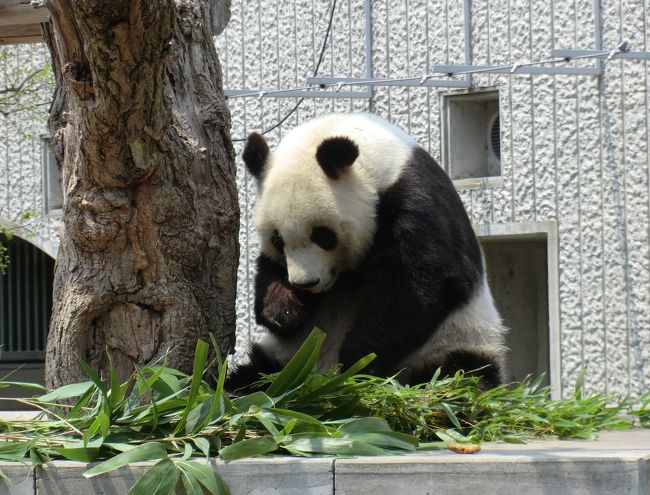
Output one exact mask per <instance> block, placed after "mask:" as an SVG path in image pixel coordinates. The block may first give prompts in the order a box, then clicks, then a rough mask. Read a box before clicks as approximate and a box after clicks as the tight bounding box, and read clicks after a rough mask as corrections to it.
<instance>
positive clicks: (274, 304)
mask: <svg viewBox="0 0 650 495" xmlns="http://www.w3.org/2000/svg"><path fill="white" fill-rule="evenodd" d="M313 300H314V295H313V294H311V293H309V292H305V293H301V294H298V293H296V292H295V291H294V290H292V289H291V288H290V287H287V286H286V285H285V284H284V283H283V282H281V281H275V282H273V283H271V284H270V285H269V286H268V287H267V289H266V293H265V294H264V298H263V301H262V304H261V307H259V308H258V311H257V322H258V323H259V324H261V325H264V326H265V327H267V328H268V329H269V330H270V331H271V332H272V333H274V334H276V335H279V336H289V335H293V334H295V333H297V332H300V331H302V330H303V329H304V327H305V324H306V323H307V318H308V317H309V313H310V310H311V307H312V304H313Z"/></svg>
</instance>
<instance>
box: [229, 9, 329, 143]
mask: <svg viewBox="0 0 650 495" xmlns="http://www.w3.org/2000/svg"><path fill="white" fill-rule="evenodd" d="M336 2H337V0H333V1H332V8H331V9H330V16H329V20H328V22H327V29H326V30H325V36H324V37H323V44H322V45H321V49H320V54H319V55H318V61H317V62H316V67H315V68H314V75H313V76H312V77H316V76H317V75H318V70H319V69H320V65H321V63H322V62H323V57H324V56H325V48H327V41H328V39H329V36H330V32H331V31H332V21H333V20H334V11H335V10H336ZM304 89H305V90H309V89H313V85H309V86H305V88H304ZM288 91H295V89H290V90H286V89H285V90H271V91H257V92H255V93H251V94H250V95H249V94H246V93H245V94H242V95H237V96H236V97H240V98H241V97H245V96H257V97H258V98H261V97H263V96H264V95H265V94H271V93H283V92H284V93H286V92H288ZM230 98H233V97H232V96H231V97H230ZM303 101H305V97H304V96H303V97H302V98H300V100H298V102H297V103H296V104H295V105H294V107H293V108H292V109H291V110H289V112H288V113H287V114H286V115H285V116H284V117H282V119H281V120H280V121H278V122H276V123H275V124H273V125H272V126H271V127H269V128H268V129H265V130H263V131H262V132H260V134H262V135H264V134H268V133H269V132H271V131H273V130H275V129H277V128H278V127H280V126H281V125H282V124H284V123H285V122H286V121H287V119H288V118H289V117H291V116H292V115H293V114H294V113H295V112H296V110H298V107H300V105H302V102H303ZM246 139H247V138H235V139H232V141H233V142H241V141H246Z"/></svg>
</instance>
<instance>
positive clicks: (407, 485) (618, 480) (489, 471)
mask: <svg viewBox="0 0 650 495" xmlns="http://www.w3.org/2000/svg"><path fill="white" fill-rule="evenodd" d="M646 465H647V461H646ZM640 474H641V473H640V470H639V459H634V458H605V459H603V458H601V459H599V460H598V461H597V462H594V460H588V459H580V460H571V459H543V460H541V459H535V458H534V457H529V456H512V457H510V458H500V459H493V460H489V459H485V458H483V457H482V456H481V455H477V456H476V457H475V458H471V459H465V458H459V457H458V456H456V457H455V458H454V459H449V458H440V457H437V456H433V455H432V456H413V457H409V458H406V459H399V458H391V459H365V460H364V459H354V460H345V461H337V463H336V485H335V490H336V493H337V495H353V494H354V495H364V494H368V495H389V494H401V493H409V494H410V495H434V494H436V495H438V494H440V495H443V494H444V495H455V494H458V495H460V494H463V495H465V494H467V493H495V494H497V493H498V494H500V495H510V494H512V495H515V494H517V495H520V494H521V493H522V490H523V489H525V492H526V495H538V494H539V495H542V494H549V493H553V494H576V495H578V494H580V495H597V494H611V495H620V494H623V493H630V494H632V493H633V494H643V493H646V491H645V489H646V487H645V486H644V485H645V483H647V479H642V477H641V476H640Z"/></svg>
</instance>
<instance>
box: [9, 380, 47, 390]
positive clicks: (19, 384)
mask: <svg viewBox="0 0 650 495" xmlns="http://www.w3.org/2000/svg"><path fill="white" fill-rule="evenodd" d="M4 387H19V388H26V389H29V390H38V391H39V392H47V389H46V388H45V387H44V386H43V385H39V384H38V383H25V382H6V381H4V380H2V381H0V388H4Z"/></svg>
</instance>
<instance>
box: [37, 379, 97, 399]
mask: <svg viewBox="0 0 650 495" xmlns="http://www.w3.org/2000/svg"><path fill="white" fill-rule="evenodd" d="M92 386H93V382H91V381H88V382H80V383H71V384H70V385H64V386H63V387H59V388H57V389H56V390H52V391H51V392H50V393H47V394H45V395H41V396H40V397H38V398H37V399H38V401H39V402H58V401H60V400H66V399H72V398H74V397H79V396H80V395H84V394H85V393H86V392H88V390H89V389H91V388H92Z"/></svg>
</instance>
